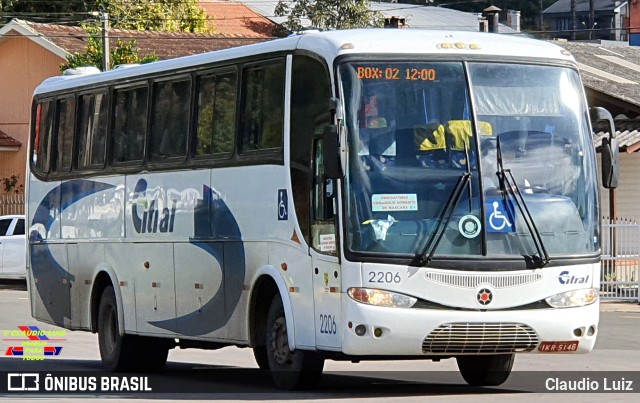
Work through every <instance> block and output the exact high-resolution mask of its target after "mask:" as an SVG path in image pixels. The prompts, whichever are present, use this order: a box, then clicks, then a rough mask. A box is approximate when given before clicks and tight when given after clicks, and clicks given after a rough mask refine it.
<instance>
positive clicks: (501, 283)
mask: <svg viewBox="0 0 640 403" xmlns="http://www.w3.org/2000/svg"><path fill="white" fill-rule="evenodd" d="M425 277H426V279H427V280H429V281H433V282H434V283H440V284H446V285H451V286H454V287H461V288H477V287H478V286H479V285H480V284H489V285H491V286H493V287H494V288H509V287H517V286H521V285H525V284H531V283H534V282H536V281H539V280H542V273H523V274H499V275H495V274H456V273H441V272H427V273H426V274H425Z"/></svg>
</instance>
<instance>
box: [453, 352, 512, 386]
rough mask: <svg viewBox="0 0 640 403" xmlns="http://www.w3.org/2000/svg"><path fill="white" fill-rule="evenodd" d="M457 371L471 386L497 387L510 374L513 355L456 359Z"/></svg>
mask: <svg viewBox="0 0 640 403" xmlns="http://www.w3.org/2000/svg"><path fill="white" fill-rule="evenodd" d="M456 361H457V362H458V369H459V370H460V374H461V375H462V377H463V378H464V380H465V381H466V382H467V383H468V384H469V385H471V386H498V385H501V384H503V383H504V382H505V381H506V380H507V378H509V375H510V374H511V368H512V367H513V362H514V361H515V354H498V355H466V356H459V357H456Z"/></svg>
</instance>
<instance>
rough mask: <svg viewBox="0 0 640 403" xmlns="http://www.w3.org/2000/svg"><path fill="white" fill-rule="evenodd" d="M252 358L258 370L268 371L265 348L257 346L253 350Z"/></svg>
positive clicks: (267, 358)
mask: <svg viewBox="0 0 640 403" xmlns="http://www.w3.org/2000/svg"><path fill="white" fill-rule="evenodd" d="M253 357H254V358H255V359H256V363H257V364H258V368H260V369H261V370H263V371H267V370H269V357H267V346H265V345H257V346H255V347H254V348H253Z"/></svg>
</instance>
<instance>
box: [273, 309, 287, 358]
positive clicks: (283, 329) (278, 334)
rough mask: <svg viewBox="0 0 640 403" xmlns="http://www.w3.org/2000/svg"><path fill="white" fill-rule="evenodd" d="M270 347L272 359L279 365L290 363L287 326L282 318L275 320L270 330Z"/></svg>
mask: <svg viewBox="0 0 640 403" xmlns="http://www.w3.org/2000/svg"><path fill="white" fill-rule="evenodd" d="M271 336H272V337H271V347H272V351H273V358H275V360H276V362H277V363H278V364H280V365H284V364H288V363H289V362H291V354H292V353H291V350H289V340H288V338H287V324H286V322H285V320H284V318H283V317H280V318H278V319H276V321H275V322H274V324H273V328H272V329H271Z"/></svg>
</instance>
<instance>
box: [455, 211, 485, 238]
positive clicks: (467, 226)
mask: <svg viewBox="0 0 640 403" xmlns="http://www.w3.org/2000/svg"><path fill="white" fill-rule="evenodd" d="M481 228H482V226H481V225H480V219H479V218H478V217H476V216H474V215H466V216H464V217H462V218H461V219H460V222H459V223H458V230H460V233H461V234H462V236H463V237H465V238H469V239H471V238H475V237H477V236H478V234H479V233H480V229H481Z"/></svg>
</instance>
